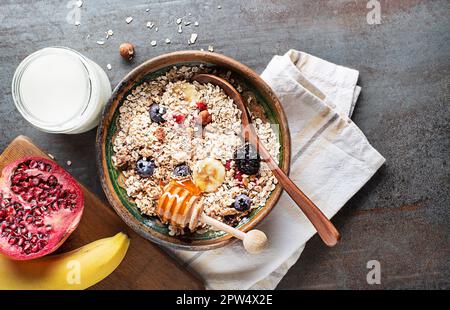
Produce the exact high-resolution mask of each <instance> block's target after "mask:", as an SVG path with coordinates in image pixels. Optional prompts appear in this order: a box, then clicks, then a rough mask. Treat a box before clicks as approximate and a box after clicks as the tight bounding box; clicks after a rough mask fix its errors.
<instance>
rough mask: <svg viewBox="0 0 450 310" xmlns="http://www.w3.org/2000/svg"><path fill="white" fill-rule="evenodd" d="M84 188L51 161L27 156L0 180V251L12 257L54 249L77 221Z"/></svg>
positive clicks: (31, 256)
mask: <svg viewBox="0 0 450 310" xmlns="http://www.w3.org/2000/svg"><path fill="white" fill-rule="evenodd" d="M83 209H84V196H83V192H82V190H81V188H80V186H79V185H78V183H77V181H75V179H74V178H72V176H71V175H70V174H69V173H68V172H66V171H65V170H64V169H62V168H61V167H60V166H58V165H57V164H56V163H55V162H53V161H50V160H48V159H45V158H41V157H26V158H22V159H20V160H18V161H15V162H13V163H11V164H9V165H8V166H6V167H5V168H4V169H3V171H2V175H1V178H0V253H1V254H4V255H6V256H8V257H10V258H12V259H15V260H29V259H34V258H38V257H41V256H44V255H47V254H49V253H52V252H53V251H55V250H56V249H57V248H58V247H59V246H60V245H61V244H63V242H64V241H65V240H66V239H67V237H69V235H70V234H71V233H72V232H73V231H74V230H75V228H76V227H77V226H78V223H79V222H80V219H81V215H82V213H83Z"/></svg>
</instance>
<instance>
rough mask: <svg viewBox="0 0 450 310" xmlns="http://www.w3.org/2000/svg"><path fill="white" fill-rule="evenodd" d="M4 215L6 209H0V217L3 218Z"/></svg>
mask: <svg viewBox="0 0 450 310" xmlns="http://www.w3.org/2000/svg"><path fill="white" fill-rule="evenodd" d="M5 216H6V211H5V210H3V209H2V210H0V219H2V218H4V217H5Z"/></svg>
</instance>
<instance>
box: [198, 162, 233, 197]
mask: <svg viewBox="0 0 450 310" xmlns="http://www.w3.org/2000/svg"><path fill="white" fill-rule="evenodd" d="M192 179H193V180H194V183H195V185H197V187H198V188H199V189H200V190H201V191H202V192H213V191H215V190H216V189H218V188H219V187H220V186H221V185H222V183H223V181H224V180H225V167H224V166H223V165H222V162H220V160H217V159H213V158H205V159H203V160H200V161H198V162H197V163H196V165H195V167H194V169H193V173H192Z"/></svg>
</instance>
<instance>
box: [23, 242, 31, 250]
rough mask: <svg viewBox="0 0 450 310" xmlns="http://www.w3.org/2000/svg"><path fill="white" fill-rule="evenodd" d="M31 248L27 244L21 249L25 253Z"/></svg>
mask: <svg viewBox="0 0 450 310" xmlns="http://www.w3.org/2000/svg"><path fill="white" fill-rule="evenodd" d="M30 248H31V244H29V243H27V244H25V246H24V247H23V250H24V251H25V252H26V251H28V250H29V249H30Z"/></svg>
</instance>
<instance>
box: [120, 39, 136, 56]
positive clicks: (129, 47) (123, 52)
mask: <svg viewBox="0 0 450 310" xmlns="http://www.w3.org/2000/svg"><path fill="white" fill-rule="evenodd" d="M119 53H120V56H122V57H123V58H124V59H126V60H131V59H132V58H133V57H134V45H133V44H131V43H128V42H127V43H122V44H121V45H120V47H119Z"/></svg>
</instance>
